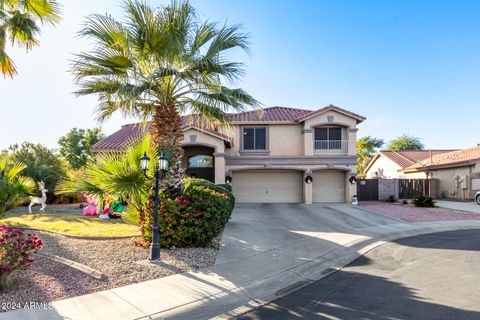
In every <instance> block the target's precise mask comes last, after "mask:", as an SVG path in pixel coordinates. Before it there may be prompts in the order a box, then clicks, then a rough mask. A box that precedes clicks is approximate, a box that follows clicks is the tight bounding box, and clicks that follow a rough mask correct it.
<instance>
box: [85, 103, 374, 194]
mask: <svg viewBox="0 0 480 320" xmlns="http://www.w3.org/2000/svg"><path fill="white" fill-rule="evenodd" d="M228 118H229V122H230V124H231V126H230V128H229V129H228V130H225V129H216V130H215V129H213V128H210V127H208V128H205V127H200V126H197V125H194V124H189V123H188V122H187V121H186V120H185V121H184V125H183V132H184V138H183V142H182V148H183V149H184V151H185V153H184V160H183V166H184V167H185V168H186V172H187V174H188V175H191V176H196V177H202V178H205V179H209V180H211V181H213V182H215V183H225V181H228V182H231V183H232V189H233V193H234V194H235V196H236V198H237V201H238V202H265V203H269V202H270V203H271V202H296V203H299V202H304V203H312V202H348V201H350V200H351V198H352V196H353V195H354V194H355V193H356V186H355V185H354V184H352V183H350V181H349V178H350V177H351V176H355V175H356V169H355V166H356V164H357V150H356V132H357V125H358V124H359V123H361V122H363V121H364V120H365V118H364V117H362V116H360V115H358V114H355V113H353V112H350V111H347V110H345V109H342V108H339V107H336V106H333V105H330V106H327V107H324V108H321V109H318V110H314V111H312V110H303V109H295V108H286V107H271V108H265V109H263V110H261V111H260V112H259V111H248V112H241V113H234V114H229V115H228ZM145 130H146V129H145V127H144V126H142V125H140V124H131V125H126V126H123V127H122V128H121V129H120V130H119V131H117V132H115V133H114V134H112V135H110V136H109V137H107V138H105V139H104V140H102V141H100V142H99V143H97V144H96V145H95V146H93V148H92V151H94V152H102V151H121V150H122V149H125V148H126V147H127V146H128V144H129V143H132V141H135V139H137V137H140V136H141V135H142V134H144V133H145Z"/></svg>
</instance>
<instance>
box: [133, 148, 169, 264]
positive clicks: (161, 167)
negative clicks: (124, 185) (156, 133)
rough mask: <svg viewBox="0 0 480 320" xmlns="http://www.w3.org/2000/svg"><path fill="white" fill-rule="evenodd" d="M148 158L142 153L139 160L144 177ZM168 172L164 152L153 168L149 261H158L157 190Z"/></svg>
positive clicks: (166, 158) (148, 161)
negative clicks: (151, 228) (153, 184)
mask: <svg viewBox="0 0 480 320" xmlns="http://www.w3.org/2000/svg"><path fill="white" fill-rule="evenodd" d="M149 163H150V158H149V157H148V156H147V153H146V152H144V153H143V156H142V157H141V158H140V167H141V168H142V170H143V174H144V175H145V177H147V178H148V176H147V170H148V165H149ZM167 171H168V157H167V156H166V155H165V153H164V152H162V154H161V155H160V156H159V157H158V166H156V167H155V189H154V194H155V198H154V205H153V230H152V243H151V244H150V261H153V262H158V261H160V243H159V242H158V238H159V235H158V191H159V190H158V189H159V181H160V179H163V178H164V177H165V175H166V174H167Z"/></svg>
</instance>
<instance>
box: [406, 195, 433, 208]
mask: <svg viewBox="0 0 480 320" xmlns="http://www.w3.org/2000/svg"><path fill="white" fill-rule="evenodd" d="M412 203H413V204H414V205H415V207H425V208H432V207H435V201H434V200H433V199H432V197H430V196H417V197H415V198H413V201H412Z"/></svg>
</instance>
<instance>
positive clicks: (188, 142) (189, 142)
mask: <svg viewBox="0 0 480 320" xmlns="http://www.w3.org/2000/svg"><path fill="white" fill-rule="evenodd" d="M193 145H195V146H207V147H212V148H214V149H215V152H217V153H224V152H225V143H224V142H223V140H221V139H219V138H217V137H214V136H211V135H209V134H206V133H203V132H200V131H198V130H195V129H188V130H185V131H184V134H183V140H182V146H193Z"/></svg>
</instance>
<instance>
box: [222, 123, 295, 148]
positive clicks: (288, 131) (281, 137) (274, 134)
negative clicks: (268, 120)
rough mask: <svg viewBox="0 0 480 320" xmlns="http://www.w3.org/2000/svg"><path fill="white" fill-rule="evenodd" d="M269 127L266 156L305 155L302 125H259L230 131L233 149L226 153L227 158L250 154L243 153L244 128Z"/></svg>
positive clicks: (235, 126) (239, 126) (237, 126)
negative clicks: (242, 130)
mask: <svg viewBox="0 0 480 320" xmlns="http://www.w3.org/2000/svg"><path fill="white" fill-rule="evenodd" d="M249 126H251V127H252V126H253V127H267V149H268V150H266V151H267V152H266V154H265V155H266V156H268V155H271V156H299V155H303V154H304V153H303V134H302V126H301V125H300V124H261V123H260V124H258V125H245V126H241V125H234V126H232V129H231V131H230V134H231V135H232V142H233V143H232V147H231V148H230V149H228V150H227V151H226V155H227V156H238V155H240V154H245V155H246V156H248V154H249V152H248V151H247V152H241V146H242V141H241V137H242V136H241V129H242V127H249Z"/></svg>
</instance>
